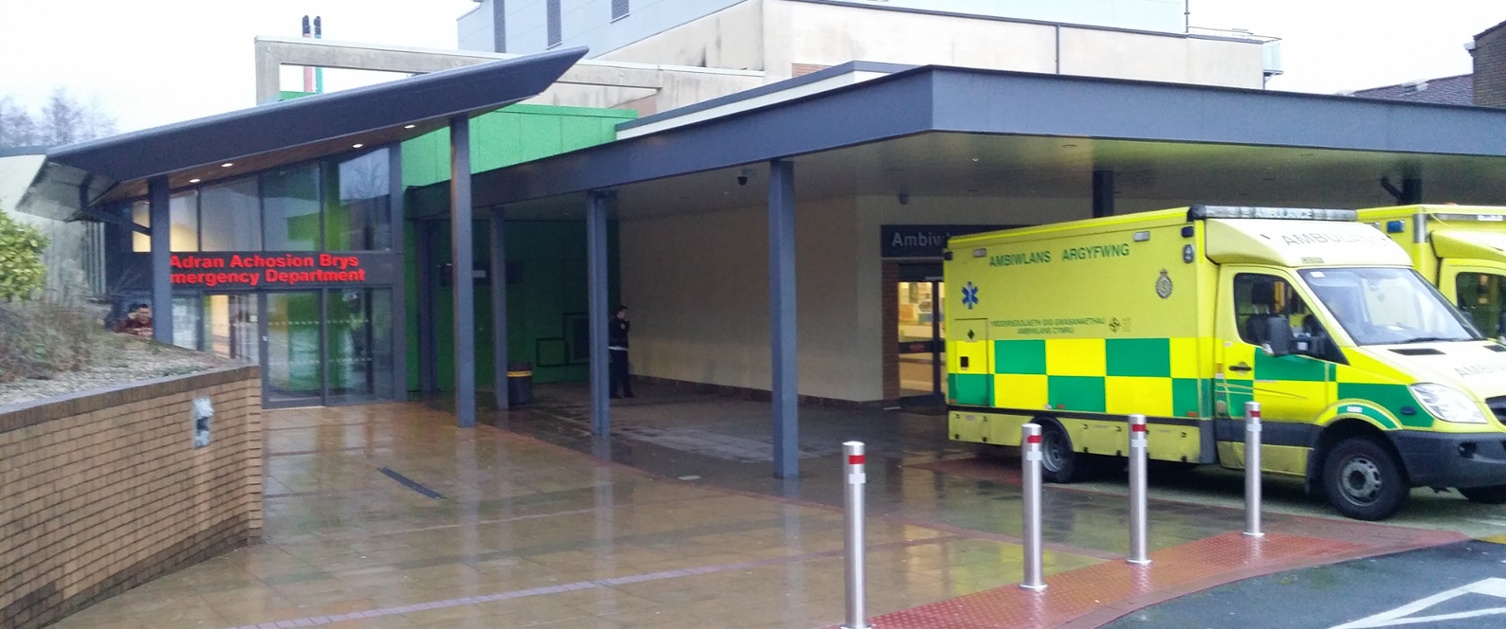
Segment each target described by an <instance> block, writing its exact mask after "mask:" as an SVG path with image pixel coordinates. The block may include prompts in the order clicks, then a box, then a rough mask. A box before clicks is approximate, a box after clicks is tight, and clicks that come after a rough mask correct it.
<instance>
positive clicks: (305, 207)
mask: <svg viewBox="0 0 1506 629" xmlns="http://www.w3.org/2000/svg"><path fill="white" fill-rule="evenodd" d="M261 190H262V195H263V198H262V207H263V214H262V217H263V222H262V228H263V237H262V243H263V245H264V246H263V248H264V249H265V250H267V251H315V250H318V249H319V231H320V225H319V222H320V221H319V169H318V168H316V167H314V166H302V167H297V168H286V169H282V170H277V171H272V172H269V173H267V174H265V175H262V179H261Z"/></svg>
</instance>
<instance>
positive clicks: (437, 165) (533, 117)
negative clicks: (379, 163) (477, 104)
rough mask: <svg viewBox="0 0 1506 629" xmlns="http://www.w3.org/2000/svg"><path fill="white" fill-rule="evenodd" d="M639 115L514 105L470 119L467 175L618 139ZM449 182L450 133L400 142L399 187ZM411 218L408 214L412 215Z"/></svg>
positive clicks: (616, 111) (429, 134)
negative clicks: (624, 126) (619, 129)
mask: <svg viewBox="0 0 1506 629" xmlns="http://www.w3.org/2000/svg"><path fill="white" fill-rule="evenodd" d="M636 117H637V113H635V112H633V111H630V110H625V109H588V108H583V107H553V106H545V105H513V106H511V107H507V108H504V109H501V110H498V111H494V112H491V113H489V114H484V115H481V116H477V117H475V118H472V119H471V172H472V173H480V172H486V171H488V170H495V169H498V168H503V167H506V166H512V165H514V164H521V163H523V162H527V161H532V160H536V159H543V158H545V157H551V156H554V155H558V154H560V153H566V152H569V151H574V150H578V149H583V148H587V147H591V146H596V145H598V144H605V143H607V142H611V141H612V140H615V139H617V125H618V124H620V123H623V122H626V121H628V120H632V119H633V118H636ZM449 180H450V132H449V130H448V129H440V130H438V131H434V132H432V133H428V134H425V135H422V136H419V137H417V138H414V139H412V140H409V141H407V142H404V143H403V185H404V187H407V188H416V187H422V186H428V185H431V184H435V183H439V182H442V181H449ZM410 215H412V213H411V212H410Z"/></svg>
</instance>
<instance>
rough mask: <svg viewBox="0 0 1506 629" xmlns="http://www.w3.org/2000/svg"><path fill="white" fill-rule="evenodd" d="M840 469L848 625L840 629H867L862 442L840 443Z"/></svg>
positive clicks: (865, 473) (863, 456) (866, 459)
mask: <svg viewBox="0 0 1506 629" xmlns="http://www.w3.org/2000/svg"><path fill="white" fill-rule="evenodd" d="M842 455H843V456H842V461H843V462H842V468H843V471H845V472H846V473H847V474H846V476H847V489H846V501H845V502H846V506H847V624H844V625H842V629H869V627H870V625H869V624H868V618H867V615H866V614H865V612H864V610H863V606H864V603H865V601H864V600H863V594H864V592H863V583H864V576H863V567H864V566H863V561H864V559H863V555H864V550H865V549H864V545H863V485H864V484H866V483H867V482H868V473H867V472H865V471H864V466H865V465H866V464H867V462H868V457H867V456H866V455H865V454H863V442H861V441H848V442H846V443H843V444H842Z"/></svg>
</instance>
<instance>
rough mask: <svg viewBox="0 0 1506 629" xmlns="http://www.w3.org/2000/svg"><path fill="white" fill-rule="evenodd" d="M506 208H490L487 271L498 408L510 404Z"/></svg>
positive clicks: (493, 366) (493, 377) (494, 380)
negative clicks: (489, 283) (489, 269)
mask: <svg viewBox="0 0 1506 629" xmlns="http://www.w3.org/2000/svg"><path fill="white" fill-rule="evenodd" d="M505 217H506V212H505V211H504V210H503V209H502V208H500V207H494V208H492V217H491V245H492V246H491V259H492V268H491V272H490V273H488V275H489V276H490V277H491V280H492V388H494V389H495V390H496V391H495V393H493V394H492V396H493V397H494V398H495V399H496V402H497V410H501V411H505V410H507V407H508V406H509V404H508V402H509V400H508V398H507V395H508V391H507V360H508V359H507V239H506V234H507V226H506V225H505V224H504V223H503V220H504V219H505Z"/></svg>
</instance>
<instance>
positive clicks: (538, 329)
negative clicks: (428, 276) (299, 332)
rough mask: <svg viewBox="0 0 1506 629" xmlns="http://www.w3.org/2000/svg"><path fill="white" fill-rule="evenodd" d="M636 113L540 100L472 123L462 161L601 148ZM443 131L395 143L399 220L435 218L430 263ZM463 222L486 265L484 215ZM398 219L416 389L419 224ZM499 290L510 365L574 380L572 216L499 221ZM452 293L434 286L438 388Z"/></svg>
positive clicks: (487, 344) (483, 366)
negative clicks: (402, 195) (505, 273)
mask: <svg viewBox="0 0 1506 629" xmlns="http://www.w3.org/2000/svg"><path fill="white" fill-rule="evenodd" d="M636 116H637V114H636V113H635V112H632V111H627V110H616V109H585V108H576V107H552V106H540V105H513V106H511V107H507V108H504V109H502V110H499V111H495V112H492V113H489V114H485V115H482V116H478V117H476V118H473V119H472V120H471V166H472V169H471V170H472V172H473V173H479V172H485V171H489V170H494V169H497V168H502V167H506V166H511V165H514V164H519V163H523V162H527V161H531V160H536V159H542V158H545V157H550V156H553V155H558V154H560V153H564V152H568V151H573V150H577V149H582V148H586V147H590V146H595V145H598V144H603V143H606V142H610V141H612V140H614V139H616V127H617V125H618V124H619V123H622V122H624V121H626V120H630V119H633V118H635V117H636ZM449 151H450V147H449V131H448V130H444V129H441V130H439V131H435V132H432V133H429V134H426V135H423V136H420V137H418V138H415V139H413V140H409V141H407V142H404V143H403V150H402V161H403V165H402V168H403V171H402V172H403V184H404V188H405V189H407V191H408V192H407V195H406V199H405V202H404V207H405V214H407V216H408V217H431V218H434V219H438V225H437V226H436V228H435V230H434V231H435V240H436V241H437V242H435V243H433V251H432V252H431V253H432V255H433V258H434V260H435V261H436V262H437V263H443V262H445V261H447V260H449V257H450V226H449V222H448V220H446V219H445V218H444V217H445V216H446V215H448V213H449V203H450V200H449V190H448V186H447V185H434V184H442V183H445V182H448V181H449V178H450V154H449ZM475 218H476V219H478V220H476V222H475V224H474V225H473V227H472V247H473V249H472V251H473V252H474V255H475V260H476V264H477V265H478V266H481V267H485V266H488V265H489V264H490V251H491V247H490V230H489V226H488V224H487V222H486V221H487V220H489V217H488V216H487V213H486V212H485V211H484V210H480V211H477V213H476V217H475ZM404 223H405V236H406V238H405V249H406V251H405V252H404V254H405V255H404V259H405V265H406V267H407V268H406V269H405V277H406V280H407V293H408V294H407V295H406V296H405V298H406V299H405V302H406V304H407V307H408V317H407V321H408V330H407V333H408V387H409V389H411V390H417V389H418V388H419V376H418V374H419V370H420V368H421V366H420V364H419V334H418V319H419V317H418V309H419V307H420V303H419V299H418V284H419V282H420V281H421V275H420V273H419V269H418V249H417V247H418V233H419V232H418V230H417V229H416V228H415V227H414V224H415V223H414V221H412V220H408V221H404ZM616 233H617V232H616V225H615V224H612V225H609V227H608V274H609V285H610V286H611V288H610V290H609V293H610V299H611V300H612V301H613V303H615V301H616V299H617V296H616V295H617V292H616V286H617V282H616V272H617V247H616V245H617V237H616ZM507 266H508V268H509V270H510V277H509V285H508V287H507V291H508V294H507V304H508V305H507V307H508V334H507V338H508V355H509V357H510V359H511V360H513V361H523V362H528V363H530V364H532V365H533V366H534V372H533V375H534V381H535V382H540V383H547V382H568V381H582V380H585V379H586V378H587V376H588V372H589V366H588V363H587V362H586V361H585V360H582V353H583V352H584V351H585V349H586V348H585V347H584V346H583V343H584V340H583V339H582V338H580V337H581V333H582V332H584V331H585V326H584V321H585V317H586V316H587V307H586V300H587V294H586V288H587V287H586V229H585V223H584V222H582V221H580V220H571V221H508V223H507ZM453 299H454V297H453V291H452V289H451V287H449V286H437V287H434V315H435V323H436V330H435V339H436V345H437V349H438V352H437V353H438V357H437V358H438V364H437V368H436V375H437V379H438V385H439V388H440V389H441V390H444V391H448V390H451V389H452V388H453V386H454V378H455V369H454V349H455V348H454V316H453V315H454V312H453V305H454V302H453ZM475 299H476V310H475V317H476V383H477V385H478V386H479V387H481V388H490V385H491V382H492V373H493V371H492V370H493V365H492V331H491V286H490V283H489V282H483V283H478V284H476V285H475Z"/></svg>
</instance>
